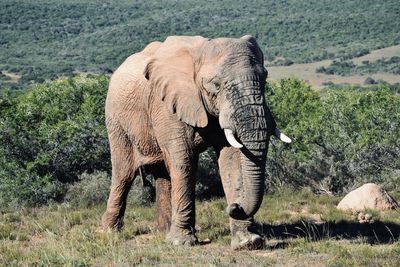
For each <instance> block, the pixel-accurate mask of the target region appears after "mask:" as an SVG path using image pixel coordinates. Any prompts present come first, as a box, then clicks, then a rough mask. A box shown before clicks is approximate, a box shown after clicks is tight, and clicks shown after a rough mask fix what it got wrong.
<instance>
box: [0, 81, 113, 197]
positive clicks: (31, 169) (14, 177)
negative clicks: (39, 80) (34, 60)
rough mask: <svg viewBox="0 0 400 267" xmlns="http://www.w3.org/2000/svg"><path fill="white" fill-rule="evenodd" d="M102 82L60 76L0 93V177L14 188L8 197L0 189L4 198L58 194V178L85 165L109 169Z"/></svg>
mask: <svg viewBox="0 0 400 267" xmlns="http://www.w3.org/2000/svg"><path fill="white" fill-rule="evenodd" d="M107 84H108V78H106V77H103V76H96V77H92V78H87V77H76V78H68V79H65V78H63V79H59V80H56V81H53V82H46V83H43V84H39V85H35V86H33V87H32V88H30V89H28V90H26V91H25V92H21V93H19V94H14V95H12V94H10V93H7V92H5V93H3V95H1V96H0V114H1V116H0V164H1V168H0V169H1V171H0V180H1V186H2V187H3V188H13V189H10V190H11V191H8V192H7V194H9V195H8V196H7V197H5V196H4V195H5V194H6V193H0V194H1V196H2V197H5V198H4V201H6V199H14V200H15V201H14V202H15V203H20V204H23V203H25V204H43V203H46V202H47V201H49V200H60V199H61V198H62V195H63V192H65V190H64V191H63V190H61V189H60V188H62V187H60V186H59V185H60V184H64V183H70V182H73V181H76V180H77V179H78V175H80V174H81V173H83V172H85V171H87V172H93V171H94V170H103V171H109V170H110V158H109V157H110V156H109V147H108V140H107V134H106V128H105V123H104V120H105V119H104V103H105V95H106V92H107ZM45 185H48V186H49V187H46V186H45ZM14 187H15V188H14ZM22 188H23V189H22ZM19 190H24V192H25V191H26V193H24V194H21V193H20V192H19ZM28 196H29V197H28ZM6 202H7V201H6Z"/></svg>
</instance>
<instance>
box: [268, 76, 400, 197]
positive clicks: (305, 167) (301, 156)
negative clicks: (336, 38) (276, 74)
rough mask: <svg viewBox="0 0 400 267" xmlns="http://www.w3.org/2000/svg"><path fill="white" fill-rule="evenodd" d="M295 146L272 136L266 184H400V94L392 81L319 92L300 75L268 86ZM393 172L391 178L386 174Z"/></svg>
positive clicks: (332, 188)
mask: <svg viewBox="0 0 400 267" xmlns="http://www.w3.org/2000/svg"><path fill="white" fill-rule="evenodd" d="M267 95H268V96H267V99H268V101H269V103H270V105H271V108H272V110H273V111H274V113H275V117H276V120H277V123H278V126H279V127H281V128H283V130H284V131H285V132H287V134H288V135H289V136H291V137H292V138H293V143H292V144H290V145H286V144H282V143H280V142H276V141H274V140H272V143H273V146H272V147H271V149H270V153H269V155H268V163H267V166H268V167H267V174H268V179H267V186H268V187H270V188H271V187H272V188H277V187H282V186H286V185H293V186H296V187H298V186H305V185H307V186H312V187H313V188H315V189H317V190H322V191H329V192H333V193H335V192H342V191H346V190H349V189H351V188H353V187H355V186H359V185H361V184H362V183H365V182H378V183H382V184H385V185H386V187H387V188H388V189H391V190H396V189H398V184H399V180H398V179H399V176H398V170H399V169H400V160H399V158H400V146H399V144H400V133H399V129H400V125H399V123H400V99H399V97H398V96H396V95H395V94H394V93H393V92H391V90H390V88H388V87H387V86H379V87H376V88H371V90H358V89H353V88H345V89H341V90H327V91H324V92H322V93H318V92H316V91H314V90H312V89H311V88H310V86H309V85H307V84H305V83H304V82H302V81H299V80H296V79H284V80H281V81H280V82H279V83H276V84H269V85H268V86H267ZM387 177H392V179H387Z"/></svg>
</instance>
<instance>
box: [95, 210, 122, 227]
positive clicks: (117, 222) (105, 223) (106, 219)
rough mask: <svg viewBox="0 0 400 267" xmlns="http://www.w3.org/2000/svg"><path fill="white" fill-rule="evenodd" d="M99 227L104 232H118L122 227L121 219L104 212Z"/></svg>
mask: <svg viewBox="0 0 400 267" xmlns="http://www.w3.org/2000/svg"><path fill="white" fill-rule="evenodd" d="M101 226H102V228H103V230H104V231H106V232H118V231H120V230H121V229H122V227H123V226H124V223H123V221H122V218H118V217H117V216H115V215H114V214H112V213H110V212H108V211H106V212H104V214H103V216H102V217H101Z"/></svg>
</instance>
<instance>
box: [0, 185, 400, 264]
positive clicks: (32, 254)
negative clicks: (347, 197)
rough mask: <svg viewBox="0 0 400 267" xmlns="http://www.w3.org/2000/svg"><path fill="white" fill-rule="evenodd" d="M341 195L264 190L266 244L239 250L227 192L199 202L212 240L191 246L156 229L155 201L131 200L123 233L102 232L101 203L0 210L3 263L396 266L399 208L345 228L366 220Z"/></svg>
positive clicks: (200, 218)
mask: <svg viewBox="0 0 400 267" xmlns="http://www.w3.org/2000/svg"><path fill="white" fill-rule="evenodd" d="M338 201H339V199H338V198H335V197H329V196H319V195H314V194H313V193H312V192H310V191H308V190H303V191H299V192H293V191H290V192H282V193H279V194H275V195H268V196H266V197H265V199H264V202H263V204H262V207H261V208H260V211H259V212H258V213H257V216H256V220H257V222H259V223H261V224H263V226H262V227H264V228H265V229H263V231H264V230H265V233H267V240H266V248H265V249H263V250H260V251H241V252H235V251H231V250H230V248H229V244H230V232H229V219H228V216H227V214H226V211H225V207H226V203H225V200H224V199H214V200H210V201H203V202H197V224H196V228H197V230H198V236H199V238H200V239H202V240H204V239H210V241H211V243H210V244H208V245H203V246H197V247H192V248H186V247H174V246H171V245H169V244H167V243H166V242H165V234H164V233H161V232H158V231H157V230H156V229H155V225H154V223H153V220H154V216H155V209H154V207H152V206H150V207H145V206H133V205H132V203H130V204H128V208H127V212H126V216H125V226H124V229H123V230H122V232H120V233H104V232H102V231H100V218H101V215H102V213H103V211H104V209H105V205H104V204H103V205H98V206H95V207H92V208H75V207H71V206H68V205H64V204H59V205H56V204H53V205H51V206H49V207H44V208H35V209H21V210H18V211H14V212H8V213H3V214H0V265H1V266H10V265H22V266H32V265H40V266H60V265H61V266H134V265H145V266H149V265H178V266H193V265H200V266H204V265H206V266H234V265H236V266H269V265H283V266H293V265H300V266H313V265H314V266H320V265H323V266H370V265H374V266H382V265H384V266H395V264H396V263H398V262H400V242H399V236H398V233H399V230H398V228H399V227H400V226H399V225H398V224H399V213H398V211H386V212H377V211H366V212H370V213H371V214H372V216H373V219H374V220H375V223H372V224H371V227H383V228H385V227H388V229H381V230H382V231H376V236H368V235H366V234H365V232H360V233H359V234H358V233H350V232H349V233H347V232H346V231H347V230H346V227H352V228H351V229H353V230H354V228H355V229H358V227H360V229H361V227H362V225H359V226H358V221H357V218H356V216H355V214H353V213H351V212H342V211H339V210H337V209H336V208H335V205H336V204H337V202H338ZM382 222H383V223H382ZM284 225H286V226H285V227H286V228H285V229H283V230H282V229H281V228H280V227H282V226H284ZM396 225H397V226H396ZM342 226H343V227H345V228H343V229H337V228H340V227H342ZM364 227H369V225H367V226H365V225H364ZM390 227H391V228H390ZM393 227H395V228H393ZM349 229H350V228H349ZM272 230H274V231H275V232H273V231H272ZM341 231H342V232H341ZM371 242H372V243H371ZM189 252H190V253H189Z"/></svg>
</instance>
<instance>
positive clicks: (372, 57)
mask: <svg viewBox="0 0 400 267" xmlns="http://www.w3.org/2000/svg"><path fill="white" fill-rule="evenodd" d="M396 56H397V57H399V56H400V45H396V46H391V47H387V48H382V49H377V50H373V51H370V53H369V54H367V55H364V56H361V57H356V58H353V59H351V60H347V62H352V63H353V64H354V65H355V66H361V65H363V62H366V61H368V62H369V64H371V63H372V64H373V63H375V62H377V61H378V60H384V59H389V58H392V57H396ZM332 62H333V60H330V59H327V60H322V61H316V62H312V63H305V64H291V65H289V66H267V68H268V74H269V75H268V76H269V79H270V80H280V79H283V78H286V77H297V78H300V79H303V80H305V81H306V82H307V83H309V84H311V85H312V86H314V87H316V88H322V87H324V86H326V85H329V84H331V85H332V84H337V85H344V84H348V85H354V86H362V85H364V83H365V80H366V79H367V78H368V77H371V78H372V79H374V80H376V81H384V82H387V83H389V84H395V83H400V75H399V74H394V73H388V72H383V71H382V70H380V69H376V70H373V71H372V72H370V73H365V74H356V73H351V71H349V72H348V73H346V75H337V74H326V73H318V72H317V69H318V68H321V67H328V66H329V65H331V64H332Z"/></svg>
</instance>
